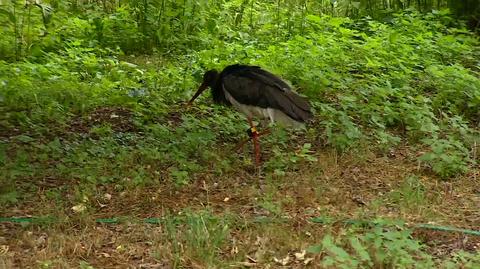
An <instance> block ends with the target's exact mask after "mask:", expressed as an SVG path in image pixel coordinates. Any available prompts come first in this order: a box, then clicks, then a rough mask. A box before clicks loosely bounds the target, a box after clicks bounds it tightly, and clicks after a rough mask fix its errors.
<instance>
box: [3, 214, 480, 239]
mask: <svg viewBox="0 0 480 269" xmlns="http://www.w3.org/2000/svg"><path fill="white" fill-rule="evenodd" d="M125 220H126V219H125V218H105V219H96V220H95V222H96V223H105V224H118V223H121V222H124V221H125ZM142 221H143V222H144V223H148V224H161V223H162V219H161V218H145V219H143V220H142ZM255 221H256V222H259V223H269V222H282V220H278V219H273V220H272V219H269V218H258V219H256V220H255ZM310 221H311V222H313V223H320V224H333V223H335V222H341V223H344V224H346V225H362V226H369V225H370V226H372V225H382V223H380V222H378V221H368V220H343V221H335V220H333V219H331V218H321V217H317V218H311V219H310ZM0 222H13V223H52V222H55V219H54V218H53V217H18V218H16V217H11V218H0ZM383 225H385V224H383ZM412 228H414V229H429V230H435V231H441V232H458V233H463V234H469V235H475V236H480V231H476V230H469V229H462V228H456V227H449V226H439V225H433V224H416V225H413V226H412Z"/></svg>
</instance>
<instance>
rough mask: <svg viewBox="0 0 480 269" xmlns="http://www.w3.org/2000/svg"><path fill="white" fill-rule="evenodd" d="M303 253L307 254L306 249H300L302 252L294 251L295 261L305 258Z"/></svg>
mask: <svg viewBox="0 0 480 269" xmlns="http://www.w3.org/2000/svg"><path fill="white" fill-rule="evenodd" d="M305 254H307V251H306V250H302V252H297V253H295V258H296V259H297V261H303V260H305Z"/></svg>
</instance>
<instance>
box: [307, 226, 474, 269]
mask: <svg viewBox="0 0 480 269" xmlns="http://www.w3.org/2000/svg"><path fill="white" fill-rule="evenodd" d="M347 235H348V236H347V238H343V239H340V238H338V239H336V238H334V237H333V236H332V235H330V234H328V235H326V236H325V237H324V238H323V240H322V242H321V244H319V245H316V246H312V247H310V248H309V251H310V252H312V253H321V254H323V255H322V260H321V265H322V267H325V268H377V267H378V268H458V266H461V267H462V268H476V267H475V266H479V265H480V260H479V258H480V256H479V255H478V253H477V254H475V253H465V252H459V253H457V254H455V255H454V256H453V257H452V258H450V259H446V260H444V261H439V260H437V259H436V258H434V257H433V256H432V255H430V254H429V253H427V252H426V250H425V246H424V245H423V244H422V243H421V242H419V241H417V240H415V239H413V238H412V231H411V230H409V229H406V228H404V227H402V226H400V227H399V228H396V229H395V228H384V227H381V225H378V226H375V227H373V228H371V229H370V230H368V231H367V232H366V233H363V234H358V231H357V229H355V228H352V229H349V230H348V231H347Z"/></svg>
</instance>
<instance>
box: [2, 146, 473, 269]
mask: <svg viewBox="0 0 480 269" xmlns="http://www.w3.org/2000/svg"><path fill="white" fill-rule="evenodd" d="M362 156H365V157H364V158H363V160H360V161H359V158H358V156H357V155H354V154H351V155H344V156H338V155H337V154H336V153H335V152H334V151H325V152H322V153H319V154H318V162H317V163H312V164H302V167H303V169H301V170H300V171H299V172H292V173H289V174H287V175H286V176H281V177H279V176H273V175H268V176H266V177H263V178H258V177H256V176H254V175H252V174H250V173H249V172H247V171H237V173H235V174H229V175H227V176H224V177H222V178H218V177H216V176H214V175H213V174H210V173H204V174H201V175H200V176H199V178H197V179H196V180H194V181H193V182H192V183H191V184H190V185H187V186H185V187H182V188H179V187H175V186H173V185H172V184H169V183H165V184H157V185H154V186H150V187H144V188H135V189H129V190H126V191H116V190H115V188H114V186H110V185H105V186H101V187H98V188H97V193H96V196H95V197H92V198H90V199H89V201H88V206H89V209H88V212H87V213H84V214H80V215H79V214H76V213H74V212H72V210H71V207H72V206H73V205H74V203H73V202H71V200H70V199H69V197H71V195H72V194H73V192H74V190H75V187H74V186H71V187H70V189H69V188H68V187H65V186H64V187H65V190H64V193H63V197H62V199H61V200H54V199H53V200H52V199H49V198H47V196H46V195H45V193H46V192H47V191H48V190H49V189H51V188H55V187H53V186H49V187H45V188H39V191H38V193H36V194H35V195H33V196H32V197H31V198H30V199H29V200H28V201H24V202H23V203H21V204H19V205H17V206H15V207H11V208H6V209H4V210H3V211H4V212H5V213H6V214H7V215H9V216H25V215H53V216H60V219H61V220H63V222H61V223H56V224H44V225H37V224H32V225H25V226H21V225H18V224H11V223H1V224H0V231H1V237H0V245H1V247H2V249H1V251H0V268H75V267H78V266H79V264H81V263H82V262H83V263H84V267H82V268H88V267H86V266H87V265H91V266H93V267H95V268H172V267H175V266H177V267H178V266H182V267H183V268H225V267H228V266H232V267H239V268H241V267H249V266H256V267H258V268H269V267H270V268H275V267H278V266H279V264H281V262H282V259H284V258H285V257H287V256H288V257H290V260H289V261H288V264H289V268H295V267H299V268H300V267H303V266H304V265H303V263H302V261H300V260H295V255H294V254H295V253H297V254H298V253H300V252H301V251H302V250H304V249H306V248H307V247H308V246H310V245H313V244H316V243H318V242H319V241H321V238H322V237H323V235H325V234H326V232H329V233H334V234H342V231H343V230H344V228H343V227H342V225H341V224H334V225H320V224H313V223H310V222H309V221H308V219H309V218H310V217H315V216H329V217H333V218H335V219H351V218H353V219H357V218H359V219H371V218H378V217H381V218H389V219H402V220H405V221H407V222H410V223H420V222H430V223H432V222H433V223H436V224H442V225H451V226H457V227H463V228H471V229H478V228H479V226H480V225H479V223H480V212H479V211H478V206H479V205H480V196H479V190H478V185H477V182H475V180H474V174H473V173H477V174H478V173H479V171H478V170H474V171H473V172H471V173H470V174H469V175H466V176H464V177H462V178H457V179H455V180H452V181H450V182H444V181H440V180H438V179H436V178H434V177H433V176H432V175H430V174H429V173H428V172H426V171H423V170H419V167H418V166H417V163H416V162H415V161H412V160H411V159H410V158H409V157H408V156H415V154H414V152H412V150H410V149H408V148H402V149H401V150H398V151H397V152H395V153H394V154H391V156H390V157H385V156H376V155H375V154H373V153H369V152H364V153H362ZM412 175H416V177H417V179H418V181H415V182H417V183H418V184H420V186H421V190H420V191H421V192H419V195H418V196H414V197H416V198H415V199H417V200H415V199H414V200H412V201H410V200H409V199H411V198H409V196H408V193H404V192H406V191H407V192H408V191H409V189H405V187H402V186H407V187H408V186H409V185H405V182H406V181H405V179H406V178H408V177H409V176H412ZM402 184H403V185H402ZM414 191H415V190H414ZM105 194H108V195H111V198H110V196H108V195H107V196H106V195H105ZM199 212H210V213H208V214H209V216H215V217H216V219H217V221H218V220H224V221H225V225H226V226H228V232H227V234H226V236H225V237H224V238H223V241H222V240H220V241H221V242H220V243H211V241H212V240H213V239H215V236H218V234H219V233H220V230H221V227H223V226H221V225H220V226H216V225H217V224H218V223H216V222H215V221H213V222H208V221H206V222H205V223H204V224H202V222H198V223H196V222H194V221H195V219H190V220H189V219H188V217H187V218H183V217H184V216H188V214H193V215H194V216H195V214H200V216H203V215H201V213H199ZM112 216H129V217H131V218H134V219H139V218H147V217H165V219H167V220H171V221H170V224H171V226H170V227H175V229H174V230H171V229H170V230H169V229H168V227H169V226H168V225H167V224H162V225H154V224H142V223H122V224H118V225H113V224H96V223H94V219H95V218H109V217H112ZM176 218H180V219H182V220H183V221H182V222H180V224H179V223H175V219H176ZM260 218H264V219H265V218H267V219H268V220H269V221H266V222H260V221H258V220H259V219H260ZM199 219H201V220H202V221H205V220H204V219H203V217H200V218H199ZM192 220H193V222H192ZM209 223H210V224H209ZM172 225H173V226H172ZM222 225H223V224H222ZM197 226H198V227H197ZM211 227H214V228H212V229H213V230H211V231H209V230H208V229H210V228H211ZM215 227H216V228H215ZM219 227H220V228H219ZM195 229H200V231H203V230H202V229H204V230H205V229H206V230H205V232H201V233H200V235H201V236H204V235H207V236H208V238H206V239H205V242H204V241H201V240H200V239H201V238H200V239H199V238H198V237H197V238H196V239H193V241H194V243H195V242H196V243H199V244H200V245H201V246H202V247H200V248H199V247H198V246H195V245H194V244H192V242H191V241H192V238H191V237H188V236H189V234H193V235H195V233H194V232H195ZM219 229H220V230H219ZM415 236H416V237H417V238H418V239H420V240H422V241H424V242H426V243H427V245H428V246H429V251H430V252H431V253H432V254H434V255H436V256H439V257H444V256H446V255H449V254H450V253H452V252H455V251H457V250H459V249H464V250H467V251H478V249H479V248H480V238H478V237H474V236H466V235H461V234H455V233H443V232H431V231H425V230H418V231H417V232H416V233H415ZM220 239H222V238H220ZM196 240H197V241H198V242H197V241H196ZM202 244H203V245H202ZM201 248H203V249H201ZM210 254H211V255H213V256H212V258H211V259H206V258H205V257H206V255H210ZM308 255H310V256H308ZM307 257H310V258H317V260H318V258H319V257H318V256H317V257H316V256H312V255H311V254H307ZM283 261H285V260H283ZM314 264H315V260H314V261H313V262H312V263H311V266H312V267H314V268H315V267H316V265H314ZM2 266H3V267H2Z"/></svg>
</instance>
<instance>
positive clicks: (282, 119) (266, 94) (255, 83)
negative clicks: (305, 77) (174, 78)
mask: <svg viewBox="0 0 480 269" xmlns="http://www.w3.org/2000/svg"><path fill="white" fill-rule="evenodd" d="M208 87H210V88H211V91H212V97H213V101H214V102H215V103H218V104H224V105H227V106H230V105H232V106H233V107H235V108H236V109H237V110H239V111H240V112H242V113H243V114H245V115H246V116H247V119H248V122H249V124H250V129H249V130H248V133H249V136H250V137H251V138H252V139H253V142H254V147H255V161H256V165H257V167H258V166H259V164H260V146H259V143H258V137H259V136H261V135H262V134H265V133H267V132H268V131H267V132H264V133H259V132H258V131H257V129H256V127H255V125H254V124H253V121H252V119H253V117H258V118H263V119H269V120H270V121H271V122H272V123H273V122H278V123H279V124H281V125H285V126H293V127H299V126H302V125H303V124H304V123H305V122H306V121H308V120H309V119H311V118H312V116H313V114H312V112H311V108H310V104H309V103H308V101H307V100H306V99H305V98H304V97H301V96H300V95H298V94H296V93H295V92H293V91H292V89H291V87H290V86H289V85H288V84H287V83H286V82H285V81H283V80H282V79H281V78H279V77H278V76H275V75H274V74H272V73H270V72H268V71H266V70H263V69H262V68H260V67H259V66H249V65H240V64H234V65H229V66H227V67H225V68H224V69H223V71H222V72H220V73H219V72H218V71H217V70H209V71H207V72H206V73H205V74H204V75H203V82H202V84H201V85H200V87H199V88H198V90H197V92H196V93H195V95H194V96H193V97H192V99H190V101H189V102H188V105H191V104H192V102H193V101H194V100H195V99H196V98H197V97H198V96H199V95H200V94H201V93H202V92H203V91H205V90H206V89H207V88H208Z"/></svg>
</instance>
